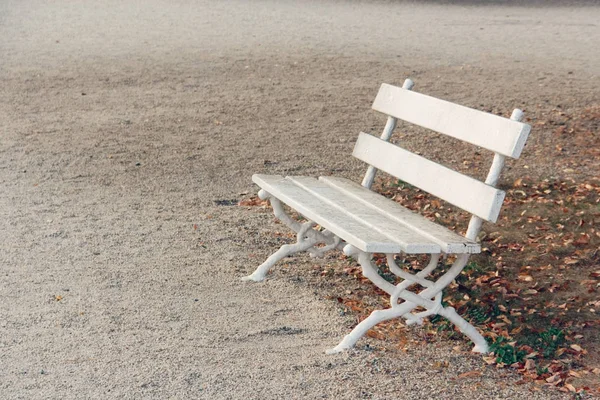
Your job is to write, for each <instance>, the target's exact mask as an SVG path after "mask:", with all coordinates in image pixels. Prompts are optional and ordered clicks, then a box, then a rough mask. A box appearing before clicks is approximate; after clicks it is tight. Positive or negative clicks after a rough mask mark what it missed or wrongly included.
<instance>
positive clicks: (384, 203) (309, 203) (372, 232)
mask: <svg viewBox="0 0 600 400" xmlns="http://www.w3.org/2000/svg"><path fill="white" fill-rule="evenodd" d="M252 180H253V181H254V182H255V183H256V184H257V185H259V186H260V187H261V188H263V189H264V190H266V191H267V192H268V193H270V194H272V195H273V196H275V197H277V198H278V199H279V200H281V201H282V202H284V203H285V204H287V205H288V206H290V207H291V208H293V209H294V210H296V211H298V212H299V213H300V214H302V215H303V216H304V217H305V218H306V219H308V220H311V221H314V222H315V223H316V224H318V225H320V226H322V227H324V228H326V229H328V230H329V231H331V232H332V233H334V234H335V235H336V236H339V237H340V238H342V239H343V240H344V241H346V242H348V243H352V244H354V245H355V246H356V247H357V248H359V249H360V250H362V251H365V252H368V253H386V254H387V253H401V252H404V253H407V254H424V253H427V254H431V253H452V254H463V253H469V254H473V253H479V252H480V250H481V247H480V245H479V244H478V243H476V242H474V241H472V240H469V239H466V238H465V237H464V236H460V235H458V234H456V233H454V232H452V231H450V230H449V229H447V228H445V227H443V226H441V225H438V224H436V223H434V222H431V221H430V220H428V219H427V218H425V217H423V216H422V215H420V214H417V213H415V212H413V211H410V210H408V209H407V208H405V207H402V206H401V205H400V204H398V203H396V202H395V201H393V200H390V199H387V198H385V197H383V196H381V195H378V194H376V193H374V192H372V191H371V190H369V189H366V188H364V187H362V186H360V185H359V184H357V183H355V182H353V181H350V180H348V179H344V178H336V177H320V178H319V179H315V178H311V177H306V176H293V177H290V176H288V177H286V178H284V177H282V176H280V175H258V174H257V175H254V176H253V177H252Z"/></svg>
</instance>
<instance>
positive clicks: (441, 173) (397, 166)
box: [352, 132, 505, 222]
mask: <svg viewBox="0 0 600 400" xmlns="http://www.w3.org/2000/svg"><path fill="white" fill-rule="evenodd" d="M352 155H353V156H354V157H356V158H358V159H359V160H362V161H364V162H366V163H368V164H370V165H372V166H374V167H375V168H377V169H380V170H382V171H384V172H387V173H388V174H390V175H393V176H395V177H396V178H398V179H401V180H403V181H405V182H408V183H410V184H411V185H414V186H416V187H418V188H420V189H422V190H424V191H426V192H428V193H431V194H432V195H434V196H436V197H439V198H441V199H444V200H446V201H447V202H449V203H451V204H454V205H455V206H457V207H459V208H462V209H463V210H465V211H468V212H470V213H471V214H475V215H477V216H478V217H480V218H483V219H485V220H487V221H491V222H496V220H497V219H498V214H499V213H500V208H501V207H502V201H503V200H504V195H505V193H504V192H503V191H501V190H498V189H496V188H494V187H492V186H489V185H486V184H485V183H483V182H480V181H478V180H477V179H473V178H471V177H468V176H466V175H463V174H461V173H460V172H456V171H454V170H451V169H449V168H446V167H444V166H443V165H440V164H437V163H435V162H433V161H430V160H428V159H426V158H424V157H421V156H418V155H416V154H414V153H411V152H410V151H408V150H405V149H403V148H401V147H398V146H395V145H393V144H391V143H388V142H386V141H384V140H381V139H379V138H376V137H374V136H371V135H368V134H366V133H364V132H361V133H360V135H359V136H358V140H357V141H356V145H355V146H354V152H353V153H352Z"/></svg>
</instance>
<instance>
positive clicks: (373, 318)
mask: <svg viewBox="0 0 600 400" xmlns="http://www.w3.org/2000/svg"><path fill="white" fill-rule="evenodd" d="M412 86H413V82H412V81H411V80H410V79H407V80H406V81H405V82H404V85H403V87H402V88H398V87H394V86H391V85H387V84H383V85H382V86H381V88H380V90H379V93H378V94H377V98H376V99H375V102H374V103H373V109H374V110H376V111H379V112H382V113H384V114H387V115H388V121H387V124H386V126H385V128H384V131H383V134H382V135H381V138H376V137H374V136H371V135H368V134H366V133H361V134H360V135H359V137H358V140H357V142H356V146H355V147H354V152H353V155H354V156H355V157H357V158H358V159H360V160H362V161H364V162H366V163H368V164H370V166H369V168H368V170H367V173H366V175H365V177H364V179H363V182H362V185H358V184H356V183H354V182H352V181H350V180H347V179H343V178H334V177H320V178H319V179H314V178H309V177H304V176H288V177H285V178H284V177H282V176H279V175H254V176H253V177H252V180H253V181H254V182H255V183H256V184H257V185H259V186H260V187H261V188H262V189H261V190H260V191H259V196H260V198H261V199H263V200H264V199H269V200H270V203H271V205H272V206H273V210H274V212H275V216H276V217H277V218H279V219H280V220H281V221H282V222H284V223H285V224H286V225H288V226H289V227H290V228H291V229H293V230H294V231H295V232H297V242H296V243H295V244H290V245H284V246H282V247H281V248H280V249H279V250H278V251H277V252H276V253H274V254H273V255H271V256H270V257H269V258H268V259H267V260H266V261H265V262H264V263H263V264H262V265H260V266H259V267H258V268H257V269H256V271H255V272H254V273H253V274H252V275H250V276H247V277H245V278H243V279H244V280H252V281H261V280H263V279H264V278H265V276H266V274H267V272H268V271H269V269H270V268H271V267H272V266H273V265H274V264H275V263H276V262H277V261H279V260H281V259H282V258H284V257H286V256H288V255H290V254H293V253H296V252H299V251H308V252H309V253H310V254H311V255H313V256H319V255H322V254H323V253H324V252H326V251H328V250H333V249H343V251H344V253H345V254H347V255H349V256H353V257H355V258H356V259H357V260H358V262H359V263H360V265H361V267H362V271H363V274H364V276H365V277H367V278H368V279H370V280H371V281H372V282H373V283H374V284H375V285H377V286H378V287H379V288H381V289H382V290H384V291H385V292H387V293H388V294H389V295H390V304H391V306H390V308H388V309H385V310H377V311H373V313H372V314H371V315H370V316H369V317H368V318H367V319H365V320H364V321H362V322H361V323H360V324H358V325H357V326H356V327H355V328H354V329H353V330H352V332H351V333H350V334H348V335H346V336H345V337H344V339H343V340H342V341H341V342H340V343H339V344H338V345H337V346H336V347H334V348H333V349H331V350H328V351H327V352H328V353H336V352H339V351H342V350H344V349H348V348H350V347H352V346H354V344H355V343H356V342H357V341H358V340H359V339H360V338H361V337H362V336H363V335H364V334H365V333H366V332H367V331H368V330H369V329H370V328H372V327H373V326H375V325H376V324H378V323H379V322H382V321H385V320H388V319H391V318H396V317H404V318H405V319H406V320H407V323H408V324H412V323H422V322H423V318H424V317H427V316H430V315H434V314H437V315H441V316H443V317H445V318H447V319H448V320H450V321H451V322H452V323H454V324H455V325H456V326H457V327H458V328H459V329H460V330H461V331H462V332H463V333H464V334H465V335H467V336H468V337H469V338H470V339H471V340H472V341H473V342H474V344H475V347H474V348H473V351H475V352H480V353H486V352H487V351H488V346H487V343H486V341H485V339H484V338H483V336H482V335H481V334H480V333H479V332H478V331H477V330H476V329H475V327H473V326H472V325H471V324H469V323H468V322H467V321H465V320H464V319H463V318H462V317H461V316H459V315H458V314H457V313H456V311H455V310H454V309H453V308H452V307H443V306H442V290H443V289H444V288H446V287H447V286H448V285H449V284H450V283H451V282H452V281H453V280H454V279H455V278H456V277H457V276H458V275H459V274H460V272H461V271H462V269H463V268H464V267H465V265H466V264H467V261H468V259H469V255H470V254H474V253H479V252H480V245H479V244H478V243H477V242H476V238H477V234H478V233H479V230H480V228H481V224H482V222H483V221H484V220H486V221H491V222H496V220H497V218H498V214H499V212H500V208H501V206H502V202H503V200H504V192H503V191H501V190H498V189H496V188H495V185H496V183H497V181H498V178H499V176H500V172H501V170H502V167H503V166H504V160H505V157H511V158H518V157H519V156H520V154H521V151H522V150H523V147H524V145H525V141H526V140H527V136H528V135H529V131H530V129H531V127H530V126H529V125H527V124H524V123H521V122H520V120H521V118H522V116H523V113H522V111H521V110H518V109H516V110H514V111H513V113H512V116H511V118H510V119H507V118H502V117H499V116H496V115H492V114H488V113H485V112H482V111H478V110H474V109H471V108H467V107H463V106H460V105H456V104H453V103H450V102H447V101H444V100H440V99H436V98H433V97H429V96H426V95H423V94H419V93H416V92H413V91H411V89H412ZM398 119H401V120H404V121H406V122H409V123H412V124H415V125H419V126H421V127H424V128H427V129H430V130H433V131H436V132H439V133H442V134H446V135H449V136H452V137H454V138H457V139H461V140H463V141H465V142H468V143H471V144H473V145H476V146H479V147H482V148H485V149H488V150H491V151H492V152H494V157H493V161H492V165H491V168H490V171H489V173H488V176H487V179H486V180H485V182H481V181H478V180H476V179H473V178H471V177H468V176H466V175H463V174H461V173H459V172H456V171H454V170H452V169H449V168H446V167H444V166H442V165H439V164H437V163H435V162H433V161H430V160H428V159H426V158H424V157H421V156H419V155H416V154H414V153H411V152H409V151H406V150H404V149H402V148H400V147H397V146H396V145H394V144H391V143H389V142H388V141H389V139H390V137H391V134H392V131H393V130H394V128H395V127H396V122H397V120H398ZM378 169H379V170H382V171H384V172H387V173H388V174H391V175H393V176H395V177H397V178H398V179H401V180H403V181H405V182H407V183H409V184H411V185H413V186H416V187H418V188H420V189H422V190H424V191H426V192H429V193H431V194H432V195H434V196H437V197H439V198H441V199H444V200H446V201H447V202H449V203H451V204H454V205H455V206H457V207H459V208H462V209H463V210H465V211H467V212H469V213H471V214H472V217H471V220H470V222H469V227H468V229H467V233H466V234H465V236H464V237H463V236H461V235H459V234H457V233H455V232H452V231H450V230H448V229H446V228H445V227H443V226H440V225H438V224H436V223H434V222H431V221H430V220H428V219H426V218H425V217H423V216H421V215H419V214H417V213H414V212H412V211H410V210H408V209H406V208H404V207H402V206H400V205H399V204H398V203H396V202H395V201H393V200H390V199H388V198H386V197H384V196H381V195H379V194H377V193H375V192H373V191H371V190H370V187H371V185H372V183H373V180H374V177H375V174H376V172H377V170H378ZM282 202H283V203H285V204H287V205H288V206H290V207H291V208H293V209H294V210H296V211H297V212H298V213H300V214H301V215H303V216H304V217H305V218H306V219H307V220H308V222H305V223H302V224H301V223H299V222H297V221H295V220H294V219H292V218H290V217H289V216H288V215H287V214H286V213H285V211H284V209H283V206H282V204H281V203H282ZM315 225H319V226H321V227H322V228H324V229H323V230H316V229H313V227H314V226H315ZM319 244H324V245H325V246H324V247H316V246H317V245H319ZM401 252H404V253H407V254H425V253H427V254H431V259H430V262H429V264H428V265H427V266H426V267H425V268H424V269H423V270H421V271H420V272H419V273H417V274H414V275H413V274H410V273H408V272H406V271H404V270H403V269H401V268H399V267H398V266H397V264H396V263H395V260H394V254H397V253H401ZM373 253H384V254H386V256H387V262H388V266H389V268H390V270H391V272H393V273H394V274H395V275H397V276H398V278H400V280H401V282H400V283H398V284H396V285H394V284H392V283H389V282H388V281H386V280H385V279H383V278H382V277H381V276H380V275H379V274H378V273H377V267H376V266H375V265H374V264H373V263H372V255H373ZM442 254H455V255H456V260H455V261H454V263H453V265H452V267H451V268H450V269H449V270H448V271H447V272H446V273H445V274H443V275H442V276H441V277H440V278H439V279H438V280H437V281H432V280H429V279H427V276H428V275H429V274H430V273H431V272H432V271H433V270H434V269H435V268H436V267H437V266H438V261H439V259H440V255H442ZM414 286H421V287H422V289H420V291H418V290H417V291H414V292H413V291H410V290H408V289H410V288H412V287H414ZM419 307H420V308H422V309H424V311H420V312H415V311H414V310H415V309H416V308H419Z"/></svg>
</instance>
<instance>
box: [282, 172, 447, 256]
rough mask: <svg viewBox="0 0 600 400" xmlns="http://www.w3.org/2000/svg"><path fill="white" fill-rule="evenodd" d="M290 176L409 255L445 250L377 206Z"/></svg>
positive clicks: (299, 177)
mask: <svg viewBox="0 0 600 400" xmlns="http://www.w3.org/2000/svg"><path fill="white" fill-rule="evenodd" d="M286 179H288V180H290V181H292V182H294V183H295V184H297V185H298V186H300V187H302V188H303V189H304V190H306V191H308V192H310V193H311V194H313V195H314V196H315V197H318V198H319V199H320V200H323V201H325V202H326V203H328V204H330V205H332V206H333V207H336V208H337V209H339V210H341V211H342V212H345V213H346V214H348V216H349V217H350V218H354V219H356V220H358V221H359V222H360V223H362V224H364V225H365V226H367V227H369V228H370V229H372V230H374V231H377V232H379V233H381V234H383V235H385V236H387V237H388V238H390V239H391V240H393V241H394V242H396V243H398V244H400V246H401V248H402V251H403V252H405V253H407V254H427V253H429V254H431V253H439V252H440V251H441V246H440V245H439V244H438V243H436V242H435V241H433V240H432V239H431V238H428V237H425V236H423V235H421V234H419V233H418V232H416V231H414V230H412V229H411V228H410V227H408V226H407V225H406V224H399V223H398V222H397V221H394V220H393V219H392V218H390V217H389V215H386V214H385V213H382V212H380V211H379V210H377V209H376V208H372V207H367V206H365V204H363V203H362V202H358V201H356V199H355V198H353V197H351V196H348V195H347V194H345V193H344V192H341V191H339V190H337V189H336V188H335V187H332V186H329V185H327V184H326V183H325V182H323V181H319V180H317V179H315V178H310V177H306V176H288V177H287V178H286ZM386 200H387V201H391V200H389V199H386Z"/></svg>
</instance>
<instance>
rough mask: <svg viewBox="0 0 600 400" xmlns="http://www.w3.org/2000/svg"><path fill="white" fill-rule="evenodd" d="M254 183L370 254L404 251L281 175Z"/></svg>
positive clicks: (257, 178)
mask: <svg viewBox="0 0 600 400" xmlns="http://www.w3.org/2000/svg"><path fill="white" fill-rule="evenodd" d="M252 181H254V183H256V184H257V185H258V186H260V187H262V188H263V189H264V190H266V191H267V192H268V193H270V194H271V195H273V196H275V197H276V198H278V199H279V200H281V201H282V202H284V203H285V204H287V205H288V206H290V207H292V208H293V209H294V210H296V211H297V212H299V213H300V214H302V215H303V216H304V217H306V218H308V219H309V220H311V221H314V222H316V223H317V224H319V225H321V226H322V227H324V228H326V229H328V230H330V231H332V232H333V233H334V234H336V235H337V236H339V237H341V238H342V239H344V240H345V241H347V242H349V243H351V244H353V245H354V246H356V247H357V248H359V249H361V250H362V251H365V252H369V253H400V252H401V251H402V247H401V246H400V245H399V244H398V243H395V242H394V241H392V240H391V239H389V238H388V237H387V236H385V235H383V234H381V233H379V232H377V231H374V230H373V229H371V228H369V227H367V226H365V225H363V224H362V223H360V222H359V221H357V220H355V219H353V218H350V217H349V216H348V214H346V213H344V212H342V211H340V210H339V209H337V208H336V207H333V206H331V205H329V204H327V203H326V202H324V201H322V200H319V199H318V198H316V197H315V196H314V195H312V194H310V193H309V192H307V191H306V190H304V189H302V188H301V187H299V186H298V185H296V184H295V183H293V182H292V181H290V180H288V179H285V178H283V177H282V176H280V175H261V174H255V175H253V176H252Z"/></svg>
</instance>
